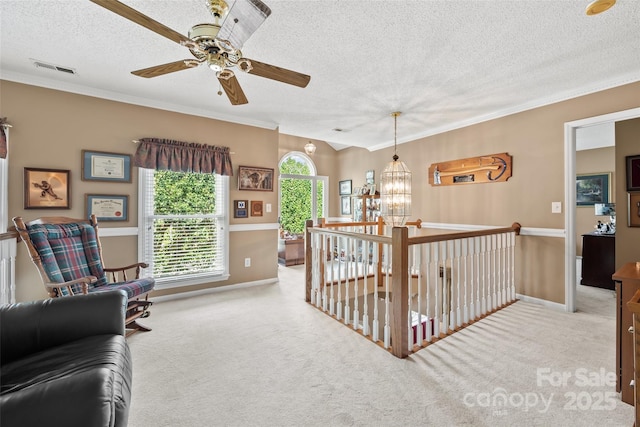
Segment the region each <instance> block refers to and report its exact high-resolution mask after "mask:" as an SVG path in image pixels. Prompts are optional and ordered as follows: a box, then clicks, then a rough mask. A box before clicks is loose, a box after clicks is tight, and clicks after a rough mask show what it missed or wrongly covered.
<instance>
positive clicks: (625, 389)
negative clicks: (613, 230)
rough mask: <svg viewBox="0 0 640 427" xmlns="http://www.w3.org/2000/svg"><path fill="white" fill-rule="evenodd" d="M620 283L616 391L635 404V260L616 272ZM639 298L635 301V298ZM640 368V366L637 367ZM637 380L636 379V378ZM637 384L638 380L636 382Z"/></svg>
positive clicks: (638, 282)
mask: <svg viewBox="0 0 640 427" xmlns="http://www.w3.org/2000/svg"><path fill="white" fill-rule="evenodd" d="M613 279H614V280H615V283H616V301H617V305H616V376H617V381H616V391H619V392H620V393H621V396H620V397H621V400H622V401H623V402H626V403H629V404H631V405H633V404H634V401H635V398H634V387H633V386H632V385H631V381H632V380H635V369H634V334H635V333H640V330H639V331H637V332H635V328H634V327H633V323H634V322H633V313H632V311H631V309H633V308H634V305H633V303H632V304H630V305H627V303H628V302H629V301H632V300H634V295H635V294H636V293H637V292H638V291H639V290H640V267H639V266H638V265H637V264H636V263H635V262H630V263H627V264H625V265H623V266H622V267H620V268H619V269H618V271H616V272H615V273H614V274H613ZM634 301H635V300H634ZM638 368H640V366H639V367H637V368H636V369H638ZM634 382H635V381H634ZM636 384H637V383H636Z"/></svg>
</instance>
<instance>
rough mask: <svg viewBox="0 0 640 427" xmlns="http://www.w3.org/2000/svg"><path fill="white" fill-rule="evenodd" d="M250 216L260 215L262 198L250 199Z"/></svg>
mask: <svg viewBox="0 0 640 427" xmlns="http://www.w3.org/2000/svg"><path fill="white" fill-rule="evenodd" d="M251 216H262V200H252V201H251Z"/></svg>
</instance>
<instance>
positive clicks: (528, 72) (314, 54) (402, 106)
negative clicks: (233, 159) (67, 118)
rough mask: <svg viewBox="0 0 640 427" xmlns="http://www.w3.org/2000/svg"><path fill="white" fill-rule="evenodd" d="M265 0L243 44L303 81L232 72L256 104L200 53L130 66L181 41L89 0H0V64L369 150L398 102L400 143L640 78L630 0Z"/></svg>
mask: <svg viewBox="0 0 640 427" xmlns="http://www.w3.org/2000/svg"><path fill="white" fill-rule="evenodd" d="M264 1H265V3H266V4H267V5H268V6H269V7H270V8H271V10H272V14H271V16H270V17H269V18H267V20H266V21H265V22H264V23H263V24H262V26H260V27H259V28H258V30H257V31H256V32H255V33H254V34H253V36H252V37H251V38H250V39H249V40H248V41H247V42H246V43H245V45H244V46H243V48H242V52H243V54H244V55H245V56H246V57H248V58H252V59H256V60H258V61H261V62H266V63H268V64H272V65H277V66H280V67H283V68H288V69H291V70H295V71H299V72H302V73H305V74H309V75H310V76H311V82H310V83H309V85H308V86H307V88H305V89H301V88H298V87H295V86H290V85H286V84H283V83H279V82H276V81H272V80H268V79H264V78H261V77H258V76H255V75H248V74H245V73H241V72H238V73H237V74H238V81H239V82H240V84H241V86H242V88H243V89H244V92H245V94H246V96H247V98H248V99H249V104H247V105H240V106H232V105H231V104H230V103H229V100H228V99H227V98H226V97H225V96H218V95H217V94H216V93H217V91H218V89H219V87H218V86H219V85H218V82H217V79H216V78H215V75H214V73H213V72H212V71H211V70H209V69H208V68H206V67H204V66H201V67H198V68H196V69H190V70H184V71H180V72H176V73H172V74H168V75H164V76H160V77H156V78H153V79H143V78H140V77H136V76H134V75H132V74H130V71H132V70H137V69H141V68H146V67H150V66H153V65H158V64H162V63H167V62H172V61H176V60H180V59H188V58H189V57H190V54H189V52H188V50H187V49H186V48H184V47H182V46H180V45H178V44H176V43H173V42H171V41H170V40H168V39H166V38H164V37H162V36H159V35H158V34H155V33H153V32H151V31H149V30H147V29H146V28H143V27H141V26H139V25H136V24H134V23H133V22H131V21H128V20H126V19H124V18H122V17H121V16H118V15H116V14H114V13H112V12H109V11H108V10H106V9H104V8H102V7H100V6H98V5H96V4H94V3H91V2H90V1H88V0H49V1H38V0H28V1H26V0H20V1H11V0H0V19H1V21H0V78H2V79H5V80H11V81H17V82H22V83H28V84H35V85H39V86H45V87H51V88H55V89H60V90H67V91H71V92H76V93H82V94H87V95H92V96H98V97H103V98H108V99H114V100H119V101H124V102H130V103H134V104H140V105H148V106H153V107H157V108H164V109H168V110H173V111H180V112H185V113H189V114H196V115H202V116H206V117H212V118H217V119H222V120H227V121H232V122H237V123H244V124H250V125H256V126H261V127H268V128H276V127H278V128H279V130H280V132H282V133H285V134H291V135H297V136H301V137H305V138H310V139H314V140H322V141H326V142H328V143H330V144H331V145H332V146H334V147H335V148H338V149H339V148H343V147H346V146H359V147H366V148H369V149H372V150H375V149H379V148H382V147H385V146H389V145H392V144H393V119H392V117H391V112H393V111H402V112H403V114H402V115H401V116H400V117H399V118H398V142H399V143H402V142H405V141H409V140H413V139H416V138H419V137H423V136H427V135H431V134H435V133H438V132H442V131H445V130H449V129H453V128H456V127H460V126H463V125H466V124H471V123H476V122H479V121H483V120H486V119H490V118H493V117H499V116H502V115H505V114H509V113H511V112H515V111H521V110H525V109H528V108H532V107H536V106H539V105H544V104H547V103H550V102H556V101H559V100H563V99H567V98H571V97H575V96H580V95H583V94H585V93H590V92H594V91H597V90H601V89H606V88H609V87H613V86H618V85H621V84H625V83H629V82H633V81H640V1H638V0H618V2H617V4H616V5H615V6H614V7H613V8H612V9H610V10H609V11H607V12H605V13H603V14H600V15H597V16H587V15H586V14H585V7H586V5H587V3H588V2H589V1H590V0H554V1H547V0H491V1H489V0H470V1H467V0H457V1H451V0H443V1H436V0H419V1H392V0H384V1H375V0H366V1H355V0H341V1H339V0H320V1H313V0H306V1H282V0H264ZM123 3H126V4H127V5H129V6H131V7H133V8H134V9H136V10H138V11H140V12H142V13H144V14H146V15H148V16H149V17H151V18H153V19H155V20H157V21H158V22H160V23H162V24H164V25H166V26H168V27H170V28H172V29H174V30H176V31H178V32H180V33H182V34H184V35H187V32H188V30H189V28H190V27H191V26H193V25H195V24H197V23H202V22H210V21H211V18H210V14H209V12H208V11H207V8H206V5H205V1H204V0H180V1H177V0H167V1H163V0H124V1H123ZM32 60H39V61H43V62H46V63H50V64H54V65H58V66H63V67H69V68H73V69H75V70H76V72H77V74H76V75H68V74H65V73H61V72H57V71H52V70H48V69H44V68H38V67H35V66H34V65H33V61H32ZM639 102H640V101H639ZM334 129H342V130H343V131H342V132H337V131H335V130H334Z"/></svg>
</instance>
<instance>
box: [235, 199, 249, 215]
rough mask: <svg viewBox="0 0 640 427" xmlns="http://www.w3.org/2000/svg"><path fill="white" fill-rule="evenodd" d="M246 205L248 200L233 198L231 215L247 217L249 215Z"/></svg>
mask: <svg viewBox="0 0 640 427" xmlns="http://www.w3.org/2000/svg"><path fill="white" fill-rule="evenodd" d="M248 205H249V201H248V200H234V201H233V217H234V218H248V217H249V206H248Z"/></svg>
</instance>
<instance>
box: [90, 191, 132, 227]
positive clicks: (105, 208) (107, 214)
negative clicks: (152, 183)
mask: <svg viewBox="0 0 640 427" xmlns="http://www.w3.org/2000/svg"><path fill="white" fill-rule="evenodd" d="M85 205H86V209H87V218H89V217H90V216H91V215H95V216H96V218H98V221H128V220H129V196H126V195H124V196H120V195H112V194H85Z"/></svg>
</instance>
